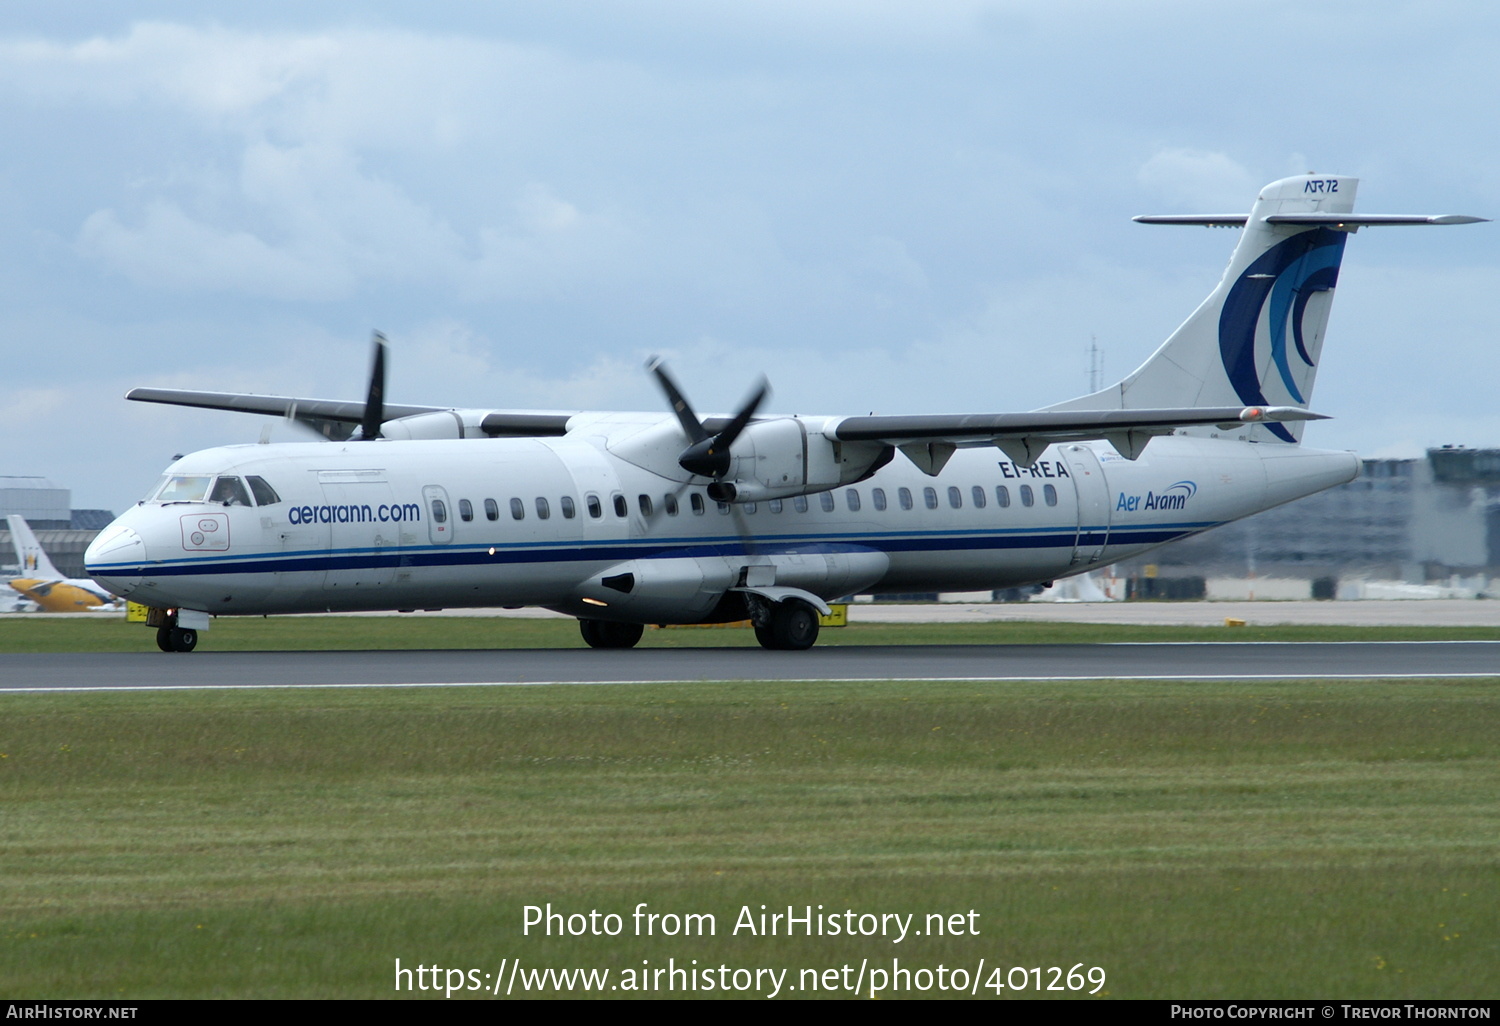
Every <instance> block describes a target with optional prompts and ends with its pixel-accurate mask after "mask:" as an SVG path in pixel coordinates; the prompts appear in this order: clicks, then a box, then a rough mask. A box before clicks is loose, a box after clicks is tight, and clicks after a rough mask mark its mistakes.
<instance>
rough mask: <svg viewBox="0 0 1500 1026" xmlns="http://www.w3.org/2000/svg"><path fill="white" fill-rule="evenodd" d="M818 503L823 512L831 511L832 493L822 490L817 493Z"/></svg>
mask: <svg viewBox="0 0 1500 1026" xmlns="http://www.w3.org/2000/svg"><path fill="white" fill-rule="evenodd" d="M818 505H819V506H822V507H823V512H824V513H832V512H833V493H832V492H822V493H820V494H819V495H818Z"/></svg>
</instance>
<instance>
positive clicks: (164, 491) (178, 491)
mask: <svg viewBox="0 0 1500 1026" xmlns="http://www.w3.org/2000/svg"><path fill="white" fill-rule="evenodd" d="M212 483H213V478H211V477H198V476H196V475H188V474H173V475H171V476H170V477H168V478H167V479H166V480H165V481H163V482H162V483H161V487H160V488H158V489H157V490H156V494H155V495H153V496H152V498H153V499H155V500H156V501H157V502H202V501H203V500H204V499H205V498H206V497H207V496H208V486H209V485H210V484H212Z"/></svg>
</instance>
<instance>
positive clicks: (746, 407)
mask: <svg viewBox="0 0 1500 1026" xmlns="http://www.w3.org/2000/svg"><path fill="white" fill-rule="evenodd" d="M646 369H647V370H648V371H650V372H651V373H652V374H653V375H654V376H655V377H656V382H657V384H658V385H660V386H661V390H662V391H663V392H664V393H666V396H667V402H668V403H669V404H671V407H672V412H673V413H675V414H677V421H678V423H680V424H681V425H682V433H683V434H685V435H686V436H687V438H688V442H689V445H688V447H687V448H686V449H684V450H682V454H681V455H680V456H678V457H677V463H678V465H679V466H681V467H682V469H683V470H686V471H687V472H688V473H689V474H696V475H698V476H700V477H711V478H713V479H714V480H715V482H716V483H717V482H719V481H720V479H722V478H723V477H724V475H725V474H727V473H729V470H730V467H731V466H732V463H731V461H730V458H729V448H730V446H732V445H734V441H735V439H737V438H739V437H740V434H741V433H742V432H743V431H744V430H745V427H746V425H748V424H749V423H750V418H751V417H754V416H755V411H756V410H758V409H760V404H761V403H763V402H765V400H766V397H767V396H768V395H770V394H771V385H770V382H768V381H767V380H766V379H765V377H764V376H762V377H761V379H760V381H759V382H758V383H757V385H756V386H755V390H754V391H753V392H752V393H751V394H750V396H749V397H748V398H747V399H746V400H745V401H744V403H743V404H741V406H740V409H739V412H738V413H736V414H735V415H734V417H733V418H732V419H731V420H730V421H729V423H728V424H727V425H725V426H724V427H723V428H722V429H721V430H720V431H719V432H718V433H716V434H710V433H709V431H708V428H707V427H706V426H705V425H704V422H703V421H702V420H700V419H699V418H698V414H696V413H694V412H693V407H692V404H690V403H689V402H688V401H687V397H686V396H684V395H683V394H682V389H680V388H678V387H677V382H675V381H673V380H672V376H671V375H670V374H668V373H667V367H666V364H665V363H664V362H663V361H662V359H661V358H660V357H656V356H653V357H652V358H651V360H650V361H649V362H648V363H647V364H646ZM726 487H727V486H726ZM732 494H733V493H732V491H731V492H730V495H731V496H732ZM709 495H710V497H711V498H714V499H719V498H720V496H719V495H715V494H714V488H712V487H710V489H709Z"/></svg>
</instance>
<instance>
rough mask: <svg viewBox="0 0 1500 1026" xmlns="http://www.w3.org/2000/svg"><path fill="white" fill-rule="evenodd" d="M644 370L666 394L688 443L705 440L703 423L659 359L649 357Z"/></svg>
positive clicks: (706, 435)
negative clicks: (650, 374) (653, 376)
mask: <svg viewBox="0 0 1500 1026" xmlns="http://www.w3.org/2000/svg"><path fill="white" fill-rule="evenodd" d="M646 369H647V370H648V371H650V372H651V373H652V374H654V375H655V376H656V383H657V384H658V385H660V386H661V390H662V391H663V392H665V393H666V394H667V402H668V403H669V404H671V407H672V412H673V413H675V414H677V422H678V423H679V424H681V425H682V433H683V434H685V435H687V437H688V441H689V442H693V443H697V442H701V441H703V440H704V439H705V438H707V437H708V432H707V431H705V430H703V422H702V421H700V420H699V419H698V415H697V414H696V413H694V412H693V407H692V406H691V405H690V404H689V403H688V401H687V397H686V396H684V395H683V394H682V390H681V389H680V388H678V387H677V382H675V381H673V380H672V376H671V375H670V374H668V373H667V366H666V364H665V363H663V362H662V359H661V357H659V356H653V357H651V359H650V360H649V361H647V363H646Z"/></svg>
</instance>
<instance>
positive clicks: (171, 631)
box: [156, 627, 198, 652]
mask: <svg viewBox="0 0 1500 1026" xmlns="http://www.w3.org/2000/svg"><path fill="white" fill-rule="evenodd" d="M156 647H157V648H159V649H161V650H162V651H163V652H191V651H192V650H193V649H195V648H197V647H198V632H197V631H195V630H193V629H192V628H191V627H158V628H157V629H156Z"/></svg>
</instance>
